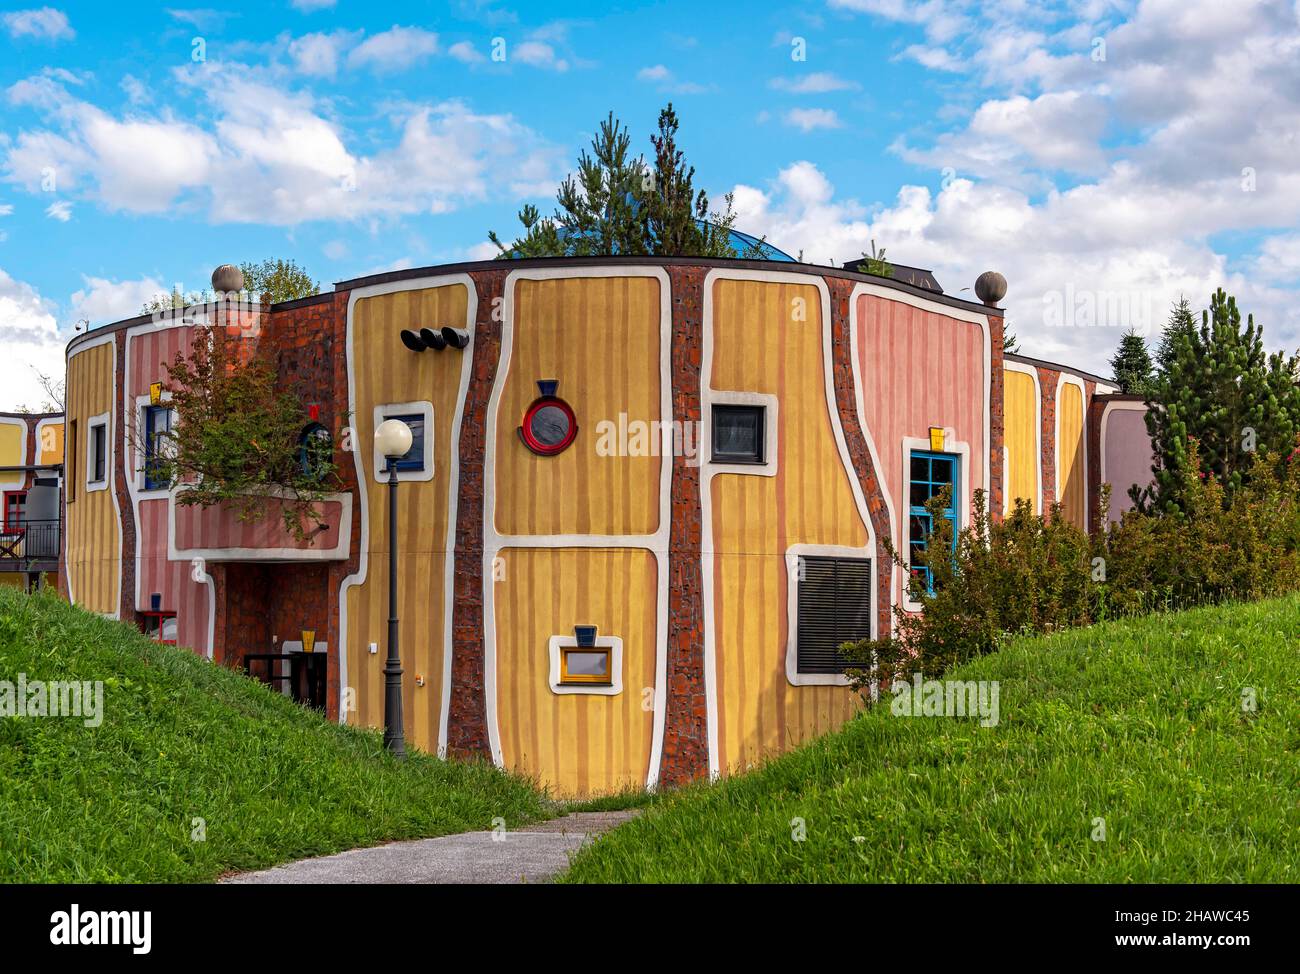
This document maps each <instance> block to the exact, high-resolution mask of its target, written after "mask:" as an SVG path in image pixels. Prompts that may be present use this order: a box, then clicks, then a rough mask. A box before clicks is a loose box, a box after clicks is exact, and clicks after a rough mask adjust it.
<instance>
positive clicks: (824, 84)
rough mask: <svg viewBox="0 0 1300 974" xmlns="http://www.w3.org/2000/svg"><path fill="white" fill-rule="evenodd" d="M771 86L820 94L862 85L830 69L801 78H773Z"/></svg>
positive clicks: (800, 92) (849, 89)
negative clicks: (832, 72)
mask: <svg viewBox="0 0 1300 974" xmlns="http://www.w3.org/2000/svg"><path fill="white" fill-rule="evenodd" d="M768 84H769V86H770V87H772V88H776V89H777V90H778V91H788V92H791V93H792V94H796V95H820V94H824V93H826V92H829V91H854V90H857V89H859V88H861V87H862V86H861V85H860V84H858V83H857V82H856V81H849V80H848V79H846V78H841V77H839V76H838V75H835V74H831V73H830V72H829V71H814V72H813V73H812V74H806V75H804V76H803V77H801V78H773V79H772V80H771V81H770V82H768Z"/></svg>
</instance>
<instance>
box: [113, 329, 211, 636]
mask: <svg viewBox="0 0 1300 974" xmlns="http://www.w3.org/2000/svg"><path fill="white" fill-rule="evenodd" d="M192 331H193V329H192V328H189V327H177V328H167V329H163V330H159V331H154V332H146V333H144V334H136V335H132V336H131V337H130V340H129V344H128V346H127V356H128V362H127V376H128V377H129V383H128V386H127V389H126V406H127V409H128V410H130V411H131V412H134V410H135V408H136V406H135V403H136V398H137V397H138V396H147V395H149V384H150V383H151V382H160V381H165V380H166V378H167V372H166V370H165V369H164V368H163V366H162V363H163V362H171V361H173V360H174V359H175V357H176V353H177V352H178V351H183V350H186V349H188V348H189V347H190V341H191V332H192ZM128 449H130V445H129V444H128ZM134 468H135V460H134V457H132V459H131V462H130V469H129V470H128V471H127V476H128V478H129V479H130V480H131V483H132V491H133V500H135V501H136V503H135V504H133V505H132V506H133V508H134V509H135V510H136V511H138V516H137V518H136V570H135V579H136V590H135V593H134V594H135V607H136V610H137V611H141V610H146V611H147V610H148V608H149V596H150V594H151V593H153V592H158V593H159V594H161V596H162V608H163V609H164V610H166V611H172V612H175V613H176V628H177V643H178V644H179V645H181V646H189V647H191V648H192V649H195V650H198V651H199V652H208V651H210V649H211V647H210V646H209V645H208V618H209V613H210V612H211V611H212V606H211V599H210V595H209V591H208V586H207V584H206V583H204V582H196V581H195V580H194V578H193V569H192V567H191V565H190V563H189V561H168V559H167V498H166V495H161V496H160V495H150V496H149V497H148V498H145V497H139V498H137V497H136V496H135V494H134V491H135V482H134V478H135V469H134Z"/></svg>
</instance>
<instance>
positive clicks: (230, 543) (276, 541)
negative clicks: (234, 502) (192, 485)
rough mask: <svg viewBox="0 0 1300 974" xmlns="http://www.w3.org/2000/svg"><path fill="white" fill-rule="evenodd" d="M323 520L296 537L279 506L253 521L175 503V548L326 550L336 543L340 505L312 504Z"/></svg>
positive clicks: (341, 509)
mask: <svg viewBox="0 0 1300 974" xmlns="http://www.w3.org/2000/svg"><path fill="white" fill-rule="evenodd" d="M315 509H316V510H318V511H321V512H322V513H323V514H324V517H325V521H324V523H323V528H324V530H322V531H321V532H320V533H319V534H315V535H313V536H311V537H309V538H302V539H298V538H295V537H294V536H293V535H292V534H290V533H289V532H288V531H286V530H285V529H284V522H283V520H282V514H281V510H280V509H279V508H274V509H271V510H268V511H266V513H265V514H264V515H263V516H262V517H261V518H260V519H258V520H256V521H241V520H240V519H239V518H238V517H237V516H236V515H235V514H233V513H231V512H230V511H228V510H225V509H224V508H221V507H208V508H203V507H183V506H181V505H180V504H177V505H176V548H177V550H178V551H182V552H183V551H186V550H189V549H213V548H293V549H296V550H299V551H303V552H312V551H329V550H331V549H333V548H334V547H335V546H336V545H337V544H338V543H339V522H340V520H341V519H342V515H343V505H342V504H341V503H339V502H338V501H324V502H322V503H320V504H317V505H315Z"/></svg>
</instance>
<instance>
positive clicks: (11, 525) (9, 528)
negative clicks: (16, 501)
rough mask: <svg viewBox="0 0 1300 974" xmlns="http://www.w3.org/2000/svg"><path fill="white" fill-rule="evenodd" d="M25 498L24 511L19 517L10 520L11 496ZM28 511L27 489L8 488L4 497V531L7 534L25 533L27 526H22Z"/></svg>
mask: <svg viewBox="0 0 1300 974" xmlns="http://www.w3.org/2000/svg"><path fill="white" fill-rule="evenodd" d="M11 497H21V498H23V512H22V513H21V514H19V515H18V517H17V518H16V519H15V520H13V521H10V519H9V498H11ZM26 513H27V491H26V490H6V491H5V497H4V533H5V534H25V533H26V530H27V529H26V528H24V527H23V526H22V522H23V520H24V519H25V515H26Z"/></svg>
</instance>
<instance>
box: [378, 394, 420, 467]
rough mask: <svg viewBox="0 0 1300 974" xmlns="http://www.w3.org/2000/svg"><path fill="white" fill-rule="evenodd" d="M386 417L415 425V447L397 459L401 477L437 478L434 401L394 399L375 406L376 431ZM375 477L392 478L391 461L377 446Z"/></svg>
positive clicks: (413, 428) (412, 439)
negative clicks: (434, 472) (389, 463)
mask: <svg viewBox="0 0 1300 974" xmlns="http://www.w3.org/2000/svg"><path fill="white" fill-rule="evenodd" d="M386 419H400V420H401V421H402V422H404V423H406V425H407V426H409V427H411V449H410V451H409V452H408V453H407V454H406V455H405V456H404V457H402V458H401V459H400V460H398V462H397V479H398V480H414V481H424V480H432V479H433V403H431V402H427V401H421V402H390V403H385V404H383V405H381V406H376V407H375V413H374V426H373V427H372V428H371V437H372V441H373V436H374V430H376V429H378V428H379V424H380V423H382V422H383V421H384V420H386ZM374 458H375V461H374V462H375V480H377V481H379V482H381V483H384V482H387V480H388V460H387V458H385V457H383V456H381V455H380V453H379V448H378V447H375V448H374Z"/></svg>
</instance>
